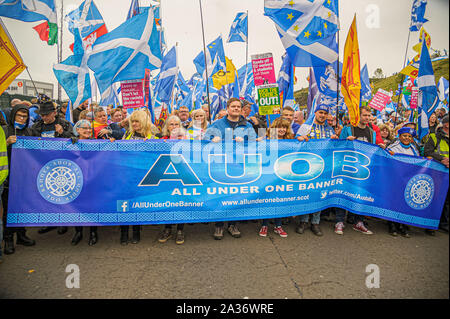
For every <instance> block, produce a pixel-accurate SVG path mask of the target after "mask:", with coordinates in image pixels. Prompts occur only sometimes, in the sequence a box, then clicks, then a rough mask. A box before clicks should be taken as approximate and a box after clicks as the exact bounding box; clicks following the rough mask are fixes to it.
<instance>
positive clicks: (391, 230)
mask: <svg viewBox="0 0 450 319" xmlns="http://www.w3.org/2000/svg"><path fill="white" fill-rule="evenodd" d="M389 234H390V235H392V236H394V237H396V236H398V233H397V228H396V227H395V224H394V223H392V222H389Z"/></svg>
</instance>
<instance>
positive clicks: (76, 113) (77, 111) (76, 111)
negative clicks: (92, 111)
mask: <svg viewBox="0 0 450 319" xmlns="http://www.w3.org/2000/svg"><path fill="white" fill-rule="evenodd" d="M88 106H89V100H86V101H84V102H83V103H81V104H80V105H78V107H77V108H75V109H74V110H73V111H72V115H73V124H76V123H77V122H78V120H79V118H80V113H81V112H83V111H84V110H86V109H87V107H88Z"/></svg>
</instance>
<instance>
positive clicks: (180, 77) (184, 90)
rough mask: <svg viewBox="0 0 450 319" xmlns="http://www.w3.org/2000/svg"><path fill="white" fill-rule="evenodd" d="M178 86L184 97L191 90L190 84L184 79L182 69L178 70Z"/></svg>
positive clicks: (179, 92)
mask: <svg viewBox="0 0 450 319" xmlns="http://www.w3.org/2000/svg"><path fill="white" fill-rule="evenodd" d="M176 87H177V89H178V94H180V95H181V96H182V98H183V99H184V98H185V97H186V96H187V95H188V94H189V91H190V90H191V89H190V88H189V86H188V85H187V84H186V81H185V80H184V77H183V75H182V74H181V71H179V72H178V78H177V83H176Z"/></svg>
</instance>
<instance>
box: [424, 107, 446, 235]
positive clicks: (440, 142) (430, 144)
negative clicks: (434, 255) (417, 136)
mask: <svg viewBox="0 0 450 319" xmlns="http://www.w3.org/2000/svg"><path fill="white" fill-rule="evenodd" d="M441 125H442V126H441ZM441 125H439V126H438V127H437V128H436V132H435V133H431V134H430V137H429V138H428V140H427V142H426V143H425V146H424V150H423V152H424V155H425V156H426V157H428V158H433V159H435V160H436V161H438V162H441V163H442V164H444V165H445V166H446V167H447V169H448V167H449V145H448V129H449V126H448V114H447V115H445V116H444V117H443V118H442V124H441ZM448 212H449V198H448V192H447V197H446V199H445V203H444V209H443V210H442V215H441V221H440V223H439V228H440V229H442V230H443V231H445V232H447V233H448ZM426 233H427V234H429V235H432V236H433V235H434V234H435V231H434V230H429V229H427V230H426Z"/></svg>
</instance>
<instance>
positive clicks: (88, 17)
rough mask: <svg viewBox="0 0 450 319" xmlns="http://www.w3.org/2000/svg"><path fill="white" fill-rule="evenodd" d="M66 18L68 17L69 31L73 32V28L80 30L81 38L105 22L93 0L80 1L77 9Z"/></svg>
mask: <svg viewBox="0 0 450 319" xmlns="http://www.w3.org/2000/svg"><path fill="white" fill-rule="evenodd" d="M66 18H67V19H68V28H69V31H70V32H71V33H72V34H74V32H75V30H80V32H81V36H82V37H83V38H85V37H87V36H88V35H90V34H91V33H92V32H94V31H95V30H97V29H98V28H99V27H100V26H102V25H103V24H105V22H104V21H103V17H102V15H101V14H100V12H99V11H98V9H97V7H96V6H95V3H94V1H93V0H86V1H83V3H81V5H80V6H79V7H78V8H77V9H75V10H73V11H72V12H70V13H69V14H68V15H67V16H66Z"/></svg>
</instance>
